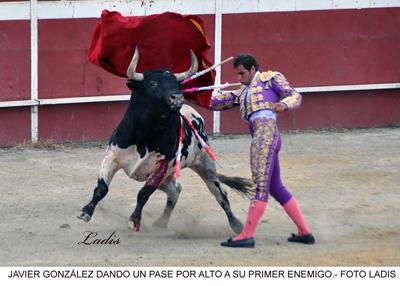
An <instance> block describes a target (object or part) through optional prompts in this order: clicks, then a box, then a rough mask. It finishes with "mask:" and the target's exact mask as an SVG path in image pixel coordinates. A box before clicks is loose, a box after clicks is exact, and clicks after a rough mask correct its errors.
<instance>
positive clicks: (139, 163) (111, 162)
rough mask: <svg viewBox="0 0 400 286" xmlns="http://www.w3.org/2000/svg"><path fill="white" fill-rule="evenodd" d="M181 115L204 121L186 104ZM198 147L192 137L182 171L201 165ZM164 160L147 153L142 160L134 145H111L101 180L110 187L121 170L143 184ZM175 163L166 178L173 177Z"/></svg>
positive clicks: (182, 159)
mask: <svg viewBox="0 0 400 286" xmlns="http://www.w3.org/2000/svg"><path fill="white" fill-rule="evenodd" d="M181 114H182V115H184V116H185V117H186V118H188V119H189V120H190V121H192V120H196V122H198V118H201V120H203V118H202V117H201V115H200V114H199V113H198V112H197V111H196V110H194V109H193V108H192V107H190V106H188V105H186V104H184V105H183V106H182V108H181ZM194 116H196V117H197V118H195V117H194ZM197 146H198V141H197V139H196V138H195V136H194V135H192V140H191V142H190V144H189V146H188V156H187V157H185V156H183V157H182V158H181V168H182V169H183V168H185V167H189V166H190V165H192V164H193V162H196V163H199V162H198V161H199V160H201V156H199V155H201V154H202V152H204V150H200V149H199V148H197ZM162 159H164V156H163V155H161V154H160V153H158V152H146V155H145V156H144V157H143V158H140V154H139V152H138V151H137V146H136V145H132V146H130V147H128V148H126V149H122V148H119V147H118V145H111V146H109V147H108V148H107V152H106V155H105V157H104V159H103V163H102V164H101V167H100V171H99V178H102V179H104V181H105V182H106V183H107V185H109V183H110V182H111V180H112V178H113V176H114V174H115V172H116V171H118V170H119V169H123V170H124V172H125V174H126V175H127V176H129V177H130V178H132V179H134V180H137V181H140V182H143V181H146V180H147V178H148V177H149V176H150V175H151V174H152V173H153V172H155V171H156V169H157V161H159V160H162ZM173 162H174V160H172V161H171V162H170V163H169V168H168V171H167V174H166V177H169V176H172V175H173V174H174V172H175V168H174V167H173Z"/></svg>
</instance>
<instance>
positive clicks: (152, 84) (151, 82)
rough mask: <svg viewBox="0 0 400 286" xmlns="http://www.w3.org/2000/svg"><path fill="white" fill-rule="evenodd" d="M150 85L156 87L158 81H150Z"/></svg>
mask: <svg viewBox="0 0 400 286" xmlns="http://www.w3.org/2000/svg"><path fill="white" fill-rule="evenodd" d="M149 84H150V87H156V86H157V85H158V83H157V82H156V81H150V83H149Z"/></svg>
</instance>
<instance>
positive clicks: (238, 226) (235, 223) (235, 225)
mask: <svg viewBox="0 0 400 286" xmlns="http://www.w3.org/2000/svg"><path fill="white" fill-rule="evenodd" d="M229 225H230V226H231V228H232V230H233V231H234V232H235V233H236V234H240V233H241V232H242V230H243V224H242V223H241V222H240V220H238V219H234V220H232V221H230V222H229Z"/></svg>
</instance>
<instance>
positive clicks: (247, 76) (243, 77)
mask: <svg viewBox="0 0 400 286" xmlns="http://www.w3.org/2000/svg"><path fill="white" fill-rule="evenodd" d="M235 72H236V74H237V76H238V79H239V81H240V82H241V83H242V84H244V85H249V84H250V83H251V81H252V79H253V77H254V75H255V74H256V72H257V71H256V68H255V67H254V66H252V67H251V68H250V70H247V69H246V68H245V67H244V66H243V65H239V66H238V67H237V68H235Z"/></svg>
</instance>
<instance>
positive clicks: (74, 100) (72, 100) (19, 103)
mask: <svg viewBox="0 0 400 286" xmlns="http://www.w3.org/2000/svg"><path fill="white" fill-rule="evenodd" d="M399 88H400V83H381V84H357V85H334V86H312V87H296V90H297V91H298V92H301V93H313V92H337V91H362V90H384V89H399ZM129 99H130V95H107V96H87V97H68V98H51V99H50V98H49V99H37V100H15V101H0V108H6V107H23V106H44V105H58V104H78V103H96V102H116V101H129Z"/></svg>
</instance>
